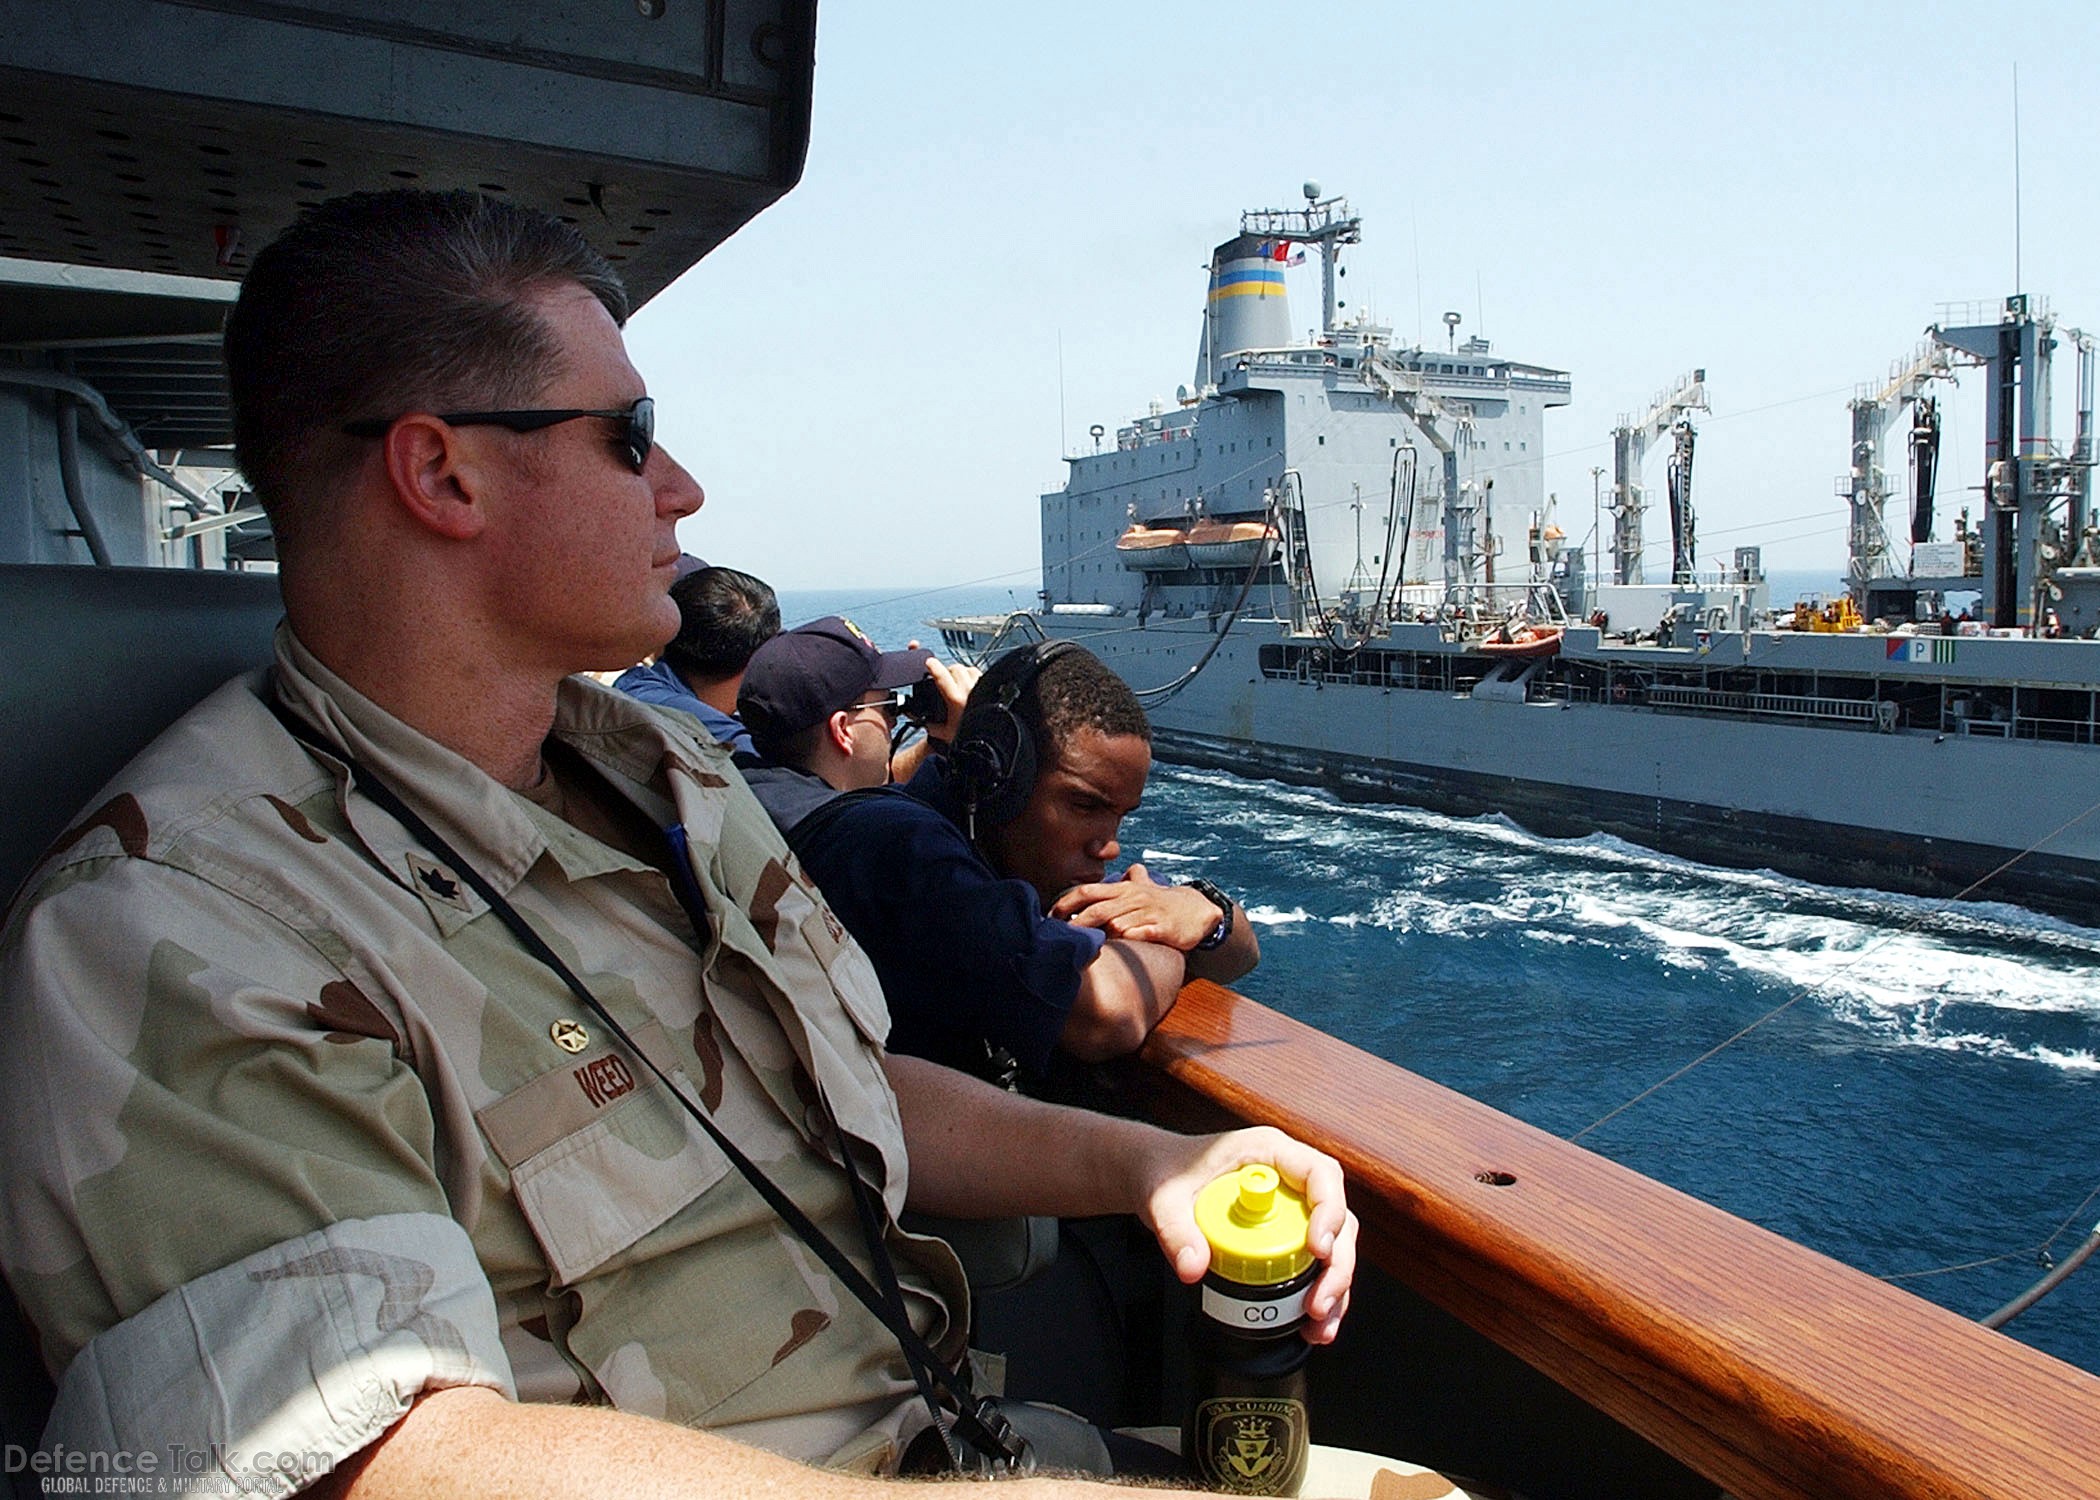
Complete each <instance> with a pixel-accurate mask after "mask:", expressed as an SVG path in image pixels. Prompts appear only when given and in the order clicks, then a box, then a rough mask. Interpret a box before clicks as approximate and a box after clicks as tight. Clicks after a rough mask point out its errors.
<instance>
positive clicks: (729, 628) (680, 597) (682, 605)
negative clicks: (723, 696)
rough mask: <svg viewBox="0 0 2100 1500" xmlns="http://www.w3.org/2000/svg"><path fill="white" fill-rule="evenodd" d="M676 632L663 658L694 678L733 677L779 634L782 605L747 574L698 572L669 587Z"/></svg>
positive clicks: (722, 570) (725, 570) (724, 570)
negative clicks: (676, 620)
mask: <svg viewBox="0 0 2100 1500" xmlns="http://www.w3.org/2000/svg"><path fill="white" fill-rule="evenodd" d="M671 602H672V603H674V604H676V605H677V606H678V634H677V635H676V636H674V637H672V640H671V644H670V645H668V646H666V647H664V658H665V659H666V660H667V661H669V662H670V663H671V665H672V666H673V667H676V668H677V669H678V670H679V671H680V672H690V673H691V674H692V675H693V676H695V677H709V678H723V677H734V676H735V675H736V674H737V673H739V672H741V671H743V670H744V667H745V666H746V665H747V664H748V663H749V662H750V660H751V653H752V652H754V651H756V650H757V649H758V648H759V647H760V646H763V645H764V644H765V643H766V642H767V641H770V640H771V639H773V637H774V636H776V635H778V634H780V601H779V600H777V599H775V598H774V597H773V591H772V590H771V589H770V588H768V587H767V586H766V585H765V584H764V583H762V582H760V581H759V580H758V579H756V578H753V577H752V576H751V575H750V574H749V573H739V572H738V571H737V570H736V569H735V568H695V569H694V570H693V571H692V572H690V573H688V574H686V575H685V577H683V578H681V579H679V580H678V581H677V582H676V583H674V584H672V585H671Z"/></svg>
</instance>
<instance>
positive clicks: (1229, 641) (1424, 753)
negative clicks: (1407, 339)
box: [934, 183, 2100, 924]
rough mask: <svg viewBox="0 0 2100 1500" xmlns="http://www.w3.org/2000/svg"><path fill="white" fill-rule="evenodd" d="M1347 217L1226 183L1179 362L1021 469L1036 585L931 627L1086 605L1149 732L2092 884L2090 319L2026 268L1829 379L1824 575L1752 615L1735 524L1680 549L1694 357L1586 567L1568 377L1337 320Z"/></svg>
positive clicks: (2096, 902)
mask: <svg viewBox="0 0 2100 1500" xmlns="http://www.w3.org/2000/svg"><path fill="white" fill-rule="evenodd" d="M1360 233H1361V224H1360V220H1359V219H1358V218H1357V217H1356V216H1355V215H1354V214H1353V213H1352V212H1351V211H1350V208H1349V205H1348V203H1347V202H1346V200H1344V199H1342V198H1339V197H1323V196H1321V194H1320V191H1319V188H1318V185H1317V184H1313V183H1308V184H1306V204H1305V206H1304V207H1303V208H1298V209H1290V210H1264V211H1258V212H1250V213H1247V214H1245V215H1243V216H1242V219H1241V224H1240V232H1239V233H1238V234H1237V235H1235V236H1234V237H1233V238H1231V239H1229V240H1227V241H1226V242H1224V243H1223V244H1221V245H1219V246H1218V247H1217V250H1216V251H1215V253H1214V255H1213V257H1212V261H1211V271H1210V285H1209V293H1208V297H1207V301H1206V306H1205V309H1204V318H1203V328H1202V337H1201V342H1200V345H1199V350H1198V355H1197V362H1196V371H1195V377H1194V380H1193V381H1192V383H1191V384H1190V385H1188V386H1185V387H1183V388H1182V389H1181V391H1180V393H1179V400H1178V402H1177V404H1176V405H1175V406H1174V407H1173V408H1172V409H1165V408H1163V407H1161V406H1159V405H1155V406H1154V407H1153V409H1152V410H1151V411H1149V412H1148V413H1147V414H1145V415H1143V416H1140V417H1138V418H1136V419H1134V420H1133V421H1131V422H1130V423H1129V424H1128V425H1126V426H1124V427H1122V428H1120V429H1119V430H1118V431H1117V432H1116V434H1115V437H1114V441H1113V444H1112V445H1111V444H1108V443H1107V442H1106V441H1105V439H1106V437H1107V433H1106V431H1105V429H1104V428H1102V427H1099V426H1096V427H1094V428H1093V429H1092V430H1091V432H1092V439H1093V448H1092V451H1089V452H1085V453H1081V454H1078V455H1075V456H1070V457H1068V459H1067V462H1068V464H1069V466H1070V472H1069V477H1068V480H1067V482H1066V484H1065V486H1064V487H1063V488H1062V489H1059V490H1056V491H1053V492H1052V493H1050V494H1047V495H1044V496H1043V497H1042V518H1043V519H1042V527H1043V529H1042V547H1043V587H1042V595H1041V597H1042V607H1041V608H1040V609H1039V610H1036V611H1031V612H1028V613H1025V614H1016V615H1010V616H989V617H969V618H953V619H944V620H939V621H935V622H934V624H935V625H936V626H937V627H938V628H939V629H940V630H941V632H942V635H943V637H944V639H945V641H946V642H947V644H948V645H949V647H950V648H951V649H952V650H955V651H957V652H958V653H960V654H963V655H966V656H975V655H978V654H981V653H985V652H987V651H993V650H997V649H1004V648H1005V647H1006V646H1009V645H1012V644H1016V643H1019V642H1022V641H1025V640H1028V639H1033V638H1034V637H1036V636H1037V635H1039V634H1040V635H1048V636H1056V637H1063V638H1067V639H1073V640H1077V641H1080V642H1082V643H1084V644H1085V645H1087V646H1088V647H1090V648H1091V649H1092V650H1094V651H1096V652H1097V653H1099V654H1100V655H1101V656H1102V657H1103V658H1104V659H1105V660H1107V661H1108V662H1110V663H1111V664H1112V665H1113V666H1114V667H1115V668H1116V670H1117V671H1118V672H1119V673H1121V674H1122V675H1123V676H1124V677H1125V678H1126V679H1127V680H1128V681H1129V682H1130V683H1131V684H1132V685H1133V686H1134V687H1136V688H1138V689H1139V690H1140V695H1141V697H1142V698H1144V699H1145V701H1146V703H1147V707H1148V709H1149V711H1150V713H1151V715H1152V720H1153V725H1154V732H1155V736H1156V746H1157V750H1158V752H1159V754H1160V755H1161V756H1162V757H1163V758H1166V759H1170V760H1174V761H1180V762H1184V763H1189V764H1196V765H1208V766H1215V767H1221V768H1224V769H1228V770H1232V771H1236V772H1242V773H1249V774H1256V775H1264V776H1273V777H1278V778H1282V779H1286V780H1293V781H1305V782H1315V783H1321V784H1325V785H1328V786H1331V787H1333V788H1335V789H1336V790H1337V791H1338V792H1340V793H1341V794H1342V795H1345V796H1363V797H1384V798H1394V799H1399V800H1402V801H1406V802H1410V803H1415V804H1418V805H1421V806H1425V807H1429V808H1433V809H1437V810H1439V811H1444V812H1449V813H1455V814H1459V815H1474V814H1482V813H1502V814H1506V815H1508V816H1509V817H1511V818H1513V819H1515V820H1516V821H1518V822H1519V823H1521V824H1523V825H1524V826H1526V827H1529V828H1531V829H1533V830H1535V831H1538V832H1540V833H1544V834H1548V835H1581V834H1589V833H1595V832H1603V833H1608V834H1613V835H1617V836H1619V837H1622V838H1625V839H1628V840H1631V841H1634V842H1637V843H1640V844H1643V845H1645V846H1648V847H1651V848H1655V849H1660V850H1665V851H1669V852H1672V853H1677V854H1682V855H1686V856H1689V857H1692V858H1696V859H1700V860H1705V861H1710V862H1715V863H1721V864H1727V865H1735V866H1743V867H1769V868H1772V869H1775V870H1778V871H1781V872H1785V873H1789V874H1793V875H1797V876H1800V877H1802V878H1805V879H1809V880H1813V881H1818V882H1826V883H1835V884H1859V885H1871V886H1877V887H1883V888H1890V889H1897V890H1903V891H1910V892H1916V893H1920V894H1927V895H1934V896H1942V895H1955V894H1959V895H1965V896H1976V897H1979V898H1991V899H2003V900H2010V901H2017V902H2020V903H2023V904H2026V905H2030V906H2033V907H2035V908H2038V909H2041V910H2045V911H2049V912H2052V913H2055V914H2058V915H2061V916H2064V917H2067V918H2070V919H2072V920H2075V921H2079V922H2084V923H2089V924H2090V923H2095V922H2100V748H2096V745H2095V737H2096V732H2100V691H2096V689H2100V640H2095V639H2094V638H2093V637H2094V636H2095V635H2096V633H2100V566H2096V564H2100V528H2095V527H2094V526H2093V525H2092V523H2091V509H2090V505H2089V487H2090V456H2091V441H2092V439H2091V427H2092V420H2091V413H2092V389H2093V341H2092V339H2090V338H2089V337H2087V336H2086V335H2084V334H2082V333H2079V332H2077V331H2075V330H2070V329H2058V328H2057V326H2056V324H2055V321H2054V319H2053V317H2052V316H2051V315H2050V314H2049V313H2048V311H2047V310H2046V309H2045V308H2042V307H2040V306H2038V305H2036V304H2033V303H2031V302H2030V300H2029V299H2027V298H2025V297H2013V298H2009V299H2007V301H2006V302H2005V303H2004V304H2003V306H2002V307H2000V306H1990V307H1986V308H1982V309H1975V310H1970V311H1969V312H1968V313H1967V315H1966V316H1964V317H1962V318H1958V319H1951V320H1949V321H1948V322H1947V323H1946V324H1945V325H1935V326H1934V327H1932V328H1931V329H1929V330H1928V331H1927V336H1926V340H1925V342H1924V344H1923V345H1922V346H1921V347H1920V349H1919V350H1918V352H1917V353H1916V354H1915V355H1914V356H1913V357H1912V358H1910V359H1909V360H1908V361H1906V362H1904V363H1903V364H1901V365H1900V366H1899V367H1898V368H1897V369H1896V370H1895V371H1894V372H1893V373H1892V374H1891V377H1890V378H1889V380H1888V381H1887V382H1886V383H1885V384H1884V385H1882V386H1880V387H1877V388H1874V389H1862V391H1861V392H1860V395H1859V397H1858V398H1857V399H1856V400H1854V401H1853V403H1852V418H1853V438H1854V447H1853V453H1852V465H1851V469H1850V472H1849V473H1848V474H1847V475H1846V476H1845V477H1843V478H1841V479H1840V481H1839V491H1840V493H1841V494H1843V495H1845V496H1846V498H1847V500H1848V502H1849V504H1850V508H1851V526H1850V543H1849V547H1850V559H1849V565H1848V579H1847V581H1848V589H1847V591H1846V592H1845V593H1844V594H1841V595H1840V596H1838V597H1837V598H1836V599H1835V600H1833V601H1831V602H1829V603H1827V604H1825V603H1824V602H1823V601H1821V600H1816V601H1812V602H1805V603H1802V604H1799V605H1797V606H1796V607H1795V608H1792V609H1790V610H1788V609H1782V610H1781V611H1780V612H1778V613H1775V611H1774V608H1773V605H1774V602H1775V601H1773V600H1771V599H1770V597H1769V589H1768V586H1767V584H1766V581H1765V578H1764V574H1763V569H1762V567H1761V563H1760V558H1759V553H1758V550H1757V549H1755V548H1748V547H1743V548H1736V549H1734V551H1733V553H1732V555H1731V557H1730V558H1729V560H1728V562H1727V564H1726V565H1725V566H1723V567H1720V568H1709V567H1705V566H1702V559H1701V558H1700V557H1699V556H1698V554H1697V550H1696V512H1695V510H1694V507H1693V503H1692V472H1693V455H1694V449H1695V441H1696V429H1695V427H1694V425H1693V423H1692V420H1691V414H1692V413H1694V412H1697V411H1701V410H1704V409H1706V405H1707V402H1706V388H1705V372H1704V371H1693V372H1691V373H1690V374H1688V375H1686V376H1685V377H1684V378H1682V379H1681V380H1679V381H1678V382H1676V383H1675V384H1674V385H1673V386H1672V387H1670V388H1669V389H1666V390H1665V391H1663V392H1661V393H1660V394H1658V396H1657V397H1656V398H1655V400H1654V402H1653V403H1652V405H1651V406H1650V407H1649V409H1648V410H1647V411H1646V412H1643V413H1639V414H1634V415H1629V416H1628V417H1626V418H1625V419H1623V420H1622V422H1621V423H1620V425H1619V427H1618V429H1617V430H1616V431H1615V433H1614V434H1613V437H1614V479H1613V484H1612V488H1611V490H1610V492H1609V495H1608V497H1607V498H1606V500H1605V503H1604V505H1603V506H1602V509H1603V510H1604V511H1606V512H1608V519H1607V520H1606V521H1605V523H1604V526H1605V529H1608V530H1609V532H1610V536H1611V541H1610V547H1609V558H1608V566H1605V567H1599V568H1596V569H1595V570H1594V571H1595V574H1596V576H1594V577H1593V576H1592V573H1593V570H1592V566H1591V561H1590V559H1587V558H1586V557H1585V556H1584V550H1583V549H1582V548H1580V547H1576V546H1573V545H1570V544H1569V543H1568V542H1567V541H1566V539H1565V538H1564V536H1563V534H1562V532H1561V529H1560V528H1559V526H1558V525H1556V524H1555V518H1554V514H1553V502H1552V500H1551V499H1550V497H1548V495H1547V494H1546V493H1545V486H1544V479H1545V454H1544V434H1545V414H1546V412H1547V410H1548V409H1549V408H1552V407H1555V406H1563V405H1566V404H1567V402H1568V400H1569V395H1570V383H1569V377H1568V375H1567V374H1566V373H1565V372H1563V371H1559V370H1553V369H1547V368H1543V367H1541V366H1537V365H1529V364H1524V363H1521V362H1519V361H1516V360H1512V359H1509V358H1506V357H1504V356H1503V355H1501V354H1499V353H1497V352H1496V351H1495V350H1494V349H1493V348H1492V347H1491V346H1490V344H1489V343H1488V342H1487V341H1486V340H1484V339H1481V338H1478V337H1473V338H1467V339H1465V340H1463V341H1461V340H1460V339H1459V338H1458V337H1457V329H1458V322H1459V319H1458V316H1457V315H1456V314H1446V315H1445V321H1446V323H1447V325H1449V333H1450V336H1449V338H1448V340H1447V344H1448V347H1446V348H1444V349H1441V350H1439V349H1434V348H1424V347H1416V346H1410V345H1407V344H1405V343H1401V342H1396V341H1395V339H1394V338H1393V335H1392V330H1391V329H1389V328H1387V327H1384V326H1381V325H1379V324H1377V323H1375V322H1373V321H1370V320H1369V319H1367V318H1365V317H1363V316H1361V315H1359V316H1356V317H1355V318H1353V319H1351V320H1349V321H1341V320H1339V319H1338V317H1337V311H1338V307H1339V303H1338V300H1337V296H1336V278H1337V276H1338V275H1340V274H1341V266H1340V264H1339V259H1340V255H1341V252H1342V250H1343V249H1344V247H1346V246H1348V245H1352V244H1355V243H1357V242H1358V241H1359V239H1360ZM1307 252H1311V253H1313V254H1316V255H1318V256H1319V257H1320V263H1321V272H1322V290H1323V303H1324V305H1323V308H1322V318H1321V324H1320V331H1319V332H1318V333H1317V334H1316V335H1314V336H1313V337H1312V338H1311V339H1310V340H1297V341H1294V340H1293V337H1292V334H1291V326H1292V325H1291V320H1290V315H1289V311H1288V306H1289V304H1288V300H1287V297H1286V293H1285V286H1284V268H1285V266H1286V265H1288V264H1295V263H1297V262H1298V261H1299V260H1300V259H1302V258H1303V257H1304V255H1305V254H1306V253H1307ZM2060 347H2066V348H2068V349H2070V350H2071V351H2072V352H2074V353H2075V355H2076V360H2077V408H2078V418H2077V430H2076V434H2075V438H2074V440H2073V441H2072V443H2071V444H2070V445H2069V446H2068V447H2067V448H2065V447H2060V446H2059V445H2057V444H2056V443H2054V442H2053V441H2052V440H2051V436H2050V427H2049V414H2050V394H2051V380H2050V377H2051V359H2052V355H2053V353H2054V352H2055V351H2056V350H2057V349H2058V348H2060ZM1968 367H1975V368H1980V370H1981V371H1982V374H1983V381H1982V384H1983V388H1984V391H1985V399H1986V412H1985V461H1986V471H1985V473H1984V474H1983V475H1981V476H1978V477H1980V478H1981V479H1982V480H1983V481H1984V485H1985V494H1984V497H1983V500H1982V502H1981V503H1982V509H1983V516H1982V519H1981V520H1980V521H1979V522H1978V523H1976V524H1973V525H1972V524H1971V523H1970V521H1969V518H1968V515H1967V512H1966V511H1964V512H1962V514H1961V515H1960V516H1959V517H1958V518H1957V519H1956V520H1955V523H1954V525H1953V526H1952V527H1951V528H1950V529H1951V530H1952V532H1953V539H1952V540H1942V541H1935V540H1934V539H1933V538H1934V533H1935V517H1934V514H1933V494H1934V481H1935V469H1936V461H1937V454H1938V434H1939V410H1938V405H1937V398H1936V396H1935V394H1934V392H1935V391H1936V389H1937V387H1938V383H1939V382H1941V381H1942V380H1944V379H1946V378H1947V377H1949V376H1951V375H1952V374H1953V373H1954V372H1955V371H1956V370H1957V369H1960V368H1968ZM1665 439H1667V442H1668V460H1667V466H1666V467H1667V482H1666V490H1667V499H1668V519H1669V526H1670V540H1671V547H1670V552H1671V566H1670V570H1669V576H1668V577H1667V578H1665V579H1662V580H1652V581H1651V580H1649V579H1647V578H1645V577H1644V576H1643V568H1642V548H1643V542H1644V535H1643V532H1644V522H1645V520H1646V518H1647V514H1648V512H1649V510H1650V501H1649V498H1648V495H1647V492H1646V491H1645V489H1644V487H1643V485H1642V483H1641V466H1642V459H1643V457H1644V456H1645V454H1646V452H1647V450H1648V449H1649V448H1650V447H1651V446H1653V445H1656V444H1657V443H1658V442H1660V441H1662V440H1665ZM1892 441H1894V442H1899V443H1901V444H1902V445H1903V450H1904V451H1905V452H1907V459H1908V465H1909V468H1910V470H1911V483H1910V484H1909V485H1908V486H1907V487H1906V486H1898V485H1893V484H1892V482H1891V479H1890V476H1889V474H1888V472H1887V470H1886V468H1885V467H1884V460H1883V454H1884V451H1885V449H1886V448H1887V447H1888V446H1889V445H1890V444H1891V442H1892ZM1899 488H1907V489H1908V490H1909V492H1910V494H1911V497H1912V499H1911V503H1910V506H1909V510H1910V514H1909V516H1908V517H1907V518H1905V519H1907V521H1908V525H1907V526H1904V525H1901V524H1900V523H1899V525H1898V531H1897V535H1896V537H1893V538H1892V536H1891V534H1890V530H1889V521H1888V517H1887V511H1888V510H1889V508H1890V501H1891V499H1892V498H1893V496H1894V492H1895V491H1896V490H1898V489H1899ZM1657 508H1658V509H1659V508H1660V507H1657ZM1598 561H1600V562H1603V561H1605V559H1598ZM1970 598H1973V600H1974V603H1973V605H1970V606H1967V607H1965V608H1963V609H1962V612H1961V615H1960V616H1959V617H1955V616H1953V615H1951V614H1950V611H1951V610H1953V609H1954V608H1955V607H1956V604H1957V603H1958V602H1960V601H1965V600H1968V599H1970ZM1778 602H1779V603H1781V604H1782V605H1784V604H1785V603H1787V602H1788V601H1778ZM1868 622H1872V623H1868Z"/></svg>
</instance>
